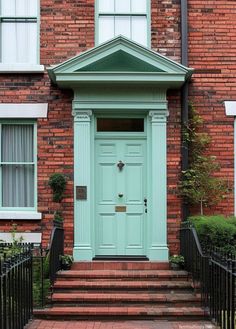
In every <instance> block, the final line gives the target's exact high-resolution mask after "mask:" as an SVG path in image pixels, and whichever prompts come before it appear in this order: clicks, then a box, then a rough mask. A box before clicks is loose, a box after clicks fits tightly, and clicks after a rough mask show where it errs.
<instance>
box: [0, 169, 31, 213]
mask: <svg viewBox="0 0 236 329" xmlns="http://www.w3.org/2000/svg"><path fill="white" fill-rule="evenodd" d="M2 206H3V207H33V206H34V166H33V165H18V166H16V165H3V166H2Z"/></svg>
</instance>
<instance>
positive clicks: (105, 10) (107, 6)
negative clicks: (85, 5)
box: [97, 0, 148, 46]
mask: <svg viewBox="0 0 236 329" xmlns="http://www.w3.org/2000/svg"><path fill="white" fill-rule="evenodd" d="M97 10H98V18H97V19H98V43H99V44H100V43H102V42H105V41H107V40H109V39H111V38H113V37H115V36H118V35H123V36H125V37H127V38H130V39H132V40H133V41H136V42H138V43H140V44H142V45H143V46H148V0H98V9H97Z"/></svg>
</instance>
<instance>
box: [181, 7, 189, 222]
mask: <svg viewBox="0 0 236 329" xmlns="http://www.w3.org/2000/svg"><path fill="white" fill-rule="evenodd" d="M181 64H183V65H184V66H188V4H187V0H181ZM188 89H189V86H188V82H185V84H184V85H183V87H182V89H181V127H182V128H183V127H185V126H186V124H187V123H188ZM181 158H182V163H181V170H186V169H187V168H188V145H187V143H186V142H185V141H183V140H182V143H181ZM188 214H189V210H188V206H187V204H185V203H184V202H183V203H182V219H183V220H185V219H186V218H187V217H188Z"/></svg>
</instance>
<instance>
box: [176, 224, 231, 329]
mask: <svg viewBox="0 0 236 329" xmlns="http://www.w3.org/2000/svg"><path fill="white" fill-rule="evenodd" d="M180 246H181V255H183V256H184V259H185V268H186V270H187V271H189V272H190V273H191V274H192V277H193V281H194V283H195V284H196V286H197V287H198V288H199V289H200V291H201V299H202V306H203V307H205V309H206V311H207V312H209V314H210V317H211V319H212V320H213V321H214V322H215V323H216V324H217V325H218V326H220V327H221V328H222V329H235V328H236V257H235V255H234V256H233V255H232V254H225V253H223V252H221V251H220V250H219V249H216V248H209V246H208V247H204V248H202V246H201V244H200V242H199V240H198V236H197V233H196V230H195V229H194V227H193V226H192V225H191V224H190V223H183V224H182V227H181V229H180Z"/></svg>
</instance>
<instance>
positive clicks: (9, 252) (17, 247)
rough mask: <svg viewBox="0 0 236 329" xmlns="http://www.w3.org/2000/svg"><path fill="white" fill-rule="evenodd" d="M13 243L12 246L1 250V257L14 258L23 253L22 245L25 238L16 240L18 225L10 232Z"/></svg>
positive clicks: (14, 225)
mask: <svg viewBox="0 0 236 329" xmlns="http://www.w3.org/2000/svg"><path fill="white" fill-rule="evenodd" d="M10 233H11V237H12V242H11V244H8V245H6V246H4V247H3V248H1V250H0V257H1V255H2V256H3V255H5V256H6V257H7V258H8V257H12V256H14V255H17V254H19V253H20V252H21V251H22V243H23V240H24V238H23V236H20V237H19V238H16V233H17V225H16V224H13V225H12V228H11V230H10Z"/></svg>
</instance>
